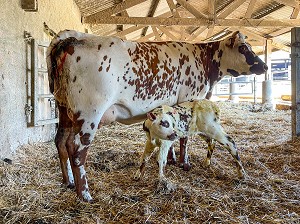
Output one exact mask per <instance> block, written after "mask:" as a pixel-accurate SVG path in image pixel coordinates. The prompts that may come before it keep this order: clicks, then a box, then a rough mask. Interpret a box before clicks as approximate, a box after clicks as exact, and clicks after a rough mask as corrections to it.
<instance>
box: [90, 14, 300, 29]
mask: <svg viewBox="0 0 300 224" xmlns="http://www.w3.org/2000/svg"><path fill="white" fill-rule="evenodd" d="M84 22H85V23H90V24H134V25H154V26H157V25H164V26H175V25H178V26H208V24H209V20H206V19H197V18H161V17H121V16H111V17H108V18H107V17H102V16H101V17H97V18H91V17H87V18H84ZM214 26H232V27H240V26H245V27H295V26H300V19H281V20H273V19H218V20H217V21H216V22H215V24H214Z"/></svg>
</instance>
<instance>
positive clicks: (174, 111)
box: [135, 99, 244, 182]
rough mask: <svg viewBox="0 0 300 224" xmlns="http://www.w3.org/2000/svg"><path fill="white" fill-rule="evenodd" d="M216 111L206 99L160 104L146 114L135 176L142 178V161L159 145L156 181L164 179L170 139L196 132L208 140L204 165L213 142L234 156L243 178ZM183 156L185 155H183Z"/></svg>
mask: <svg viewBox="0 0 300 224" xmlns="http://www.w3.org/2000/svg"><path fill="white" fill-rule="evenodd" d="M219 114H220V110H219V108H218V107H217V105H216V104H215V103H214V102H212V101H209V100H207V99H202V100H199V101H198V100H195V101H189V102H184V103H180V104H178V105H175V106H173V107H170V106H168V105H163V106H160V107H158V108H156V109H154V110H153V111H152V112H149V113H148V114H147V117H148V118H147V119H146V121H145V122H144V124H143V129H144V131H145V132H146V134H147V141H146V144H145V150H144V153H143V155H142V157H141V159H140V168H139V169H138V171H137V172H136V175H135V179H140V178H142V177H143V175H144V172H145V166H146V162H147V161H148V160H149V159H150V157H151V155H152V154H153V151H154V149H155V148H156V147H159V152H158V158H157V162H158V165H159V180H160V181H162V182H165V181H167V179H166V178H165V176H164V167H165V165H166V163H167V154H168V151H169V149H170V147H171V146H172V145H173V144H174V141H175V140H177V139H179V138H182V137H188V136H192V135H195V134H199V135H200V136H201V137H202V138H203V139H205V141H206V142H207V143H208V151H207V157H206V159H205V161H204V165H205V166H209V165H210V160H211V155H212V153H213V151H214V148H215V141H217V142H219V143H220V144H221V145H222V146H223V147H224V148H226V149H227V150H228V151H229V152H230V154H231V155H232V157H233V158H234V160H235V162H236V166H237V171H238V177H239V178H243V176H244V168H243V166H242V163H241V161H240V157H239V155H238V152H237V148H236V144H235V142H234V140H233V139H232V138H231V137H230V136H228V135H227V134H226V133H225V132H224V131H223V128H222V126H221V124H220V116H219ZM186 155H187V154H186Z"/></svg>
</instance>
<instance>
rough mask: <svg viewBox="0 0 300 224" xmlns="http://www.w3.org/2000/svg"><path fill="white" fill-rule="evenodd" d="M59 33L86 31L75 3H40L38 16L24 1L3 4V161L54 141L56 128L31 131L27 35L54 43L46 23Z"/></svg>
mask: <svg viewBox="0 0 300 224" xmlns="http://www.w3.org/2000/svg"><path fill="white" fill-rule="evenodd" d="M44 22H46V23H47V25H48V26H49V27H50V28H51V29H53V30H54V31H56V32H58V31H59V30H64V29H75V30H79V31H83V32H84V31H85V29H86V27H84V26H83V25H82V23H81V15H80V12H79V9H78V7H77V6H76V4H75V3H74V1H73V0H64V1H61V0H38V11H37V12H26V11H24V10H23V9H22V8H21V0H10V1H1V7H0V159H1V158H4V157H9V156H10V155H12V153H14V152H16V150H17V148H18V147H19V146H21V145H23V144H28V143H29V144H30V143H34V142H41V141H42V142H44V141H50V140H52V139H53V137H54V134H55V125H54V124H51V125H44V126H38V127H28V126H27V117H26V115H25V106H26V103H27V101H28V99H27V89H28V83H27V81H28V79H27V75H28V72H27V67H28V66H27V62H28V52H27V53H26V50H27V47H28V45H27V43H26V42H25V41H24V31H27V32H29V33H30V34H31V36H32V37H33V38H35V39H36V40H38V41H45V40H48V41H49V40H50V39H49V37H48V36H47V35H46V33H45V32H44V30H43V29H44V27H43V23H44Z"/></svg>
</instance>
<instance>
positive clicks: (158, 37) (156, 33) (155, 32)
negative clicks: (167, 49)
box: [151, 26, 162, 41]
mask: <svg viewBox="0 0 300 224" xmlns="http://www.w3.org/2000/svg"><path fill="white" fill-rule="evenodd" d="M151 28H152V31H153V33H154V35H155V40H159V41H161V40H162V39H161V37H160V33H158V31H157V28H156V26H151Z"/></svg>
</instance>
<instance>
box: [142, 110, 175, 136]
mask: <svg viewBox="0 0 300 224" xmlns="http://www.w3.org/2000/svg"><path fill="white" fill-rule="evenodd" d="M145 125H146V127H147V128H148V129H149V131H150V133H151V136H152V137H154V138H158V139H162V140H170V141H174V140H175V139H178V138H179V137H180V133H179V131H178V130H177V128H176V124H175V122H174V119H173V118H172V117H171V116H170V115H169V114H167V113H163V112H162V111H157V110H155V111H153V112H149V113H147V120H146V121H145Z"/></svg>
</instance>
